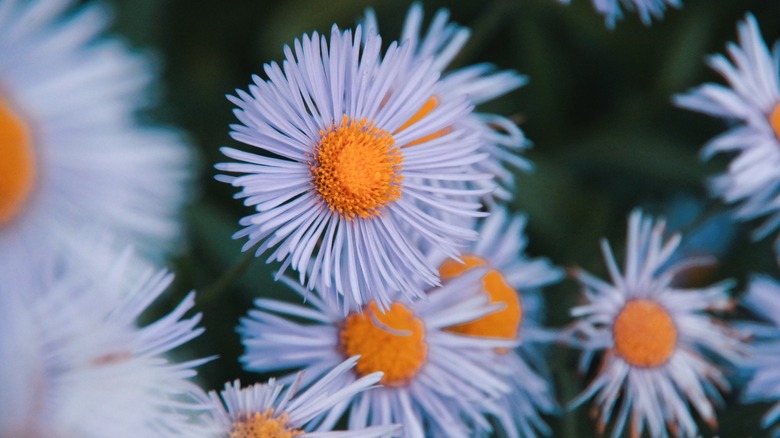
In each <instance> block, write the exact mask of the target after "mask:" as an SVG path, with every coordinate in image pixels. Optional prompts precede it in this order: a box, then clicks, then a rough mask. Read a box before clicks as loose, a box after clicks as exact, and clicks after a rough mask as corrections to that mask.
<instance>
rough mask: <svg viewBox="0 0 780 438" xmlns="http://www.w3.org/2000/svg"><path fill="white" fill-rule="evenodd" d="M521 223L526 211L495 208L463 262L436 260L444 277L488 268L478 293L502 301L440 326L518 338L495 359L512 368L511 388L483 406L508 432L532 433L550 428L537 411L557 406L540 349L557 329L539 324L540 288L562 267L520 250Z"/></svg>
mask: <svg viewBox="0 0 780 438" xmlns="http://www.w3.org/2000/svg"><path fill="white" fill-rule="evenodd" d="M525 224H526V218H525V216H522V215H510V214H509V213H508V212H507V211H506V210H505V209H497V210H495V211H493V212H492V214H491V215H490V217H489V218H487V219H486V220H485V221H484V222H483V223H482V224H481V227H480V240H479V241H478V242H476V243H475V244H473V245H472V246H471V247H470V248H468V249H467V250H465V251H464V252H463V253H462V255H461V259H462V260H463V261H464V262H465V263H460V262H457V261H455V260H452V259H447V260H444V261H443V262H442V263H441V265H440V270H441V274H442V279H443V280H444V281H445V282H446V281H450V280H452V279H455V278H458V277H460V276H461V275H464V274H465V273H467V272H469V271H470V270H471V269H474V268H475V267H479V266H481V267H484V268H487V269H489V271H488V274H486V275H485V277H484V278H483V280H482V286H483V287H482V293H484V294H486V295H487V296H488V297H489V300H490V302H491V303H495V304H501V305H503V306H504V307H503V309H501V310H498V311H496V312H493V313H491V314H488V315H485V316H483V317H481V318H478V319H475V320H473V321H469V322H467V323H464V324H459V325H454V326H450V327H448V328H446V329H445V330H447V331H451V332H456V333H461V334H465V335H470V336H481V337H488V338H498V339H509V340H516V341H518V342H520V346H519V347H517V348H516V349H512V350H508V349H498V350H497V353H498V355H497V357H496V361H497V362H498V363H500V364H501V365H502V366H504V367H506V368H507V369H511V370H512V372H511V375H510V376H509V377H508V382H509V384H510V387H511V390H510V392H509V393H507V394H505V395H503V396H501V397H500V398H498V399H496V400H494V401H493V402H491V403H490V404H488V405H486V409H485V410H486V411H487V412H488V413H490V414H491V415H493V416H495V417H496V418H497V420H498V422H499V424H500V425H501V426H502V428H503V429H504V431H505V433H506V434H507V436H510V437H517V436H524V437H533V436H536V434H537V431H539V432H541V433H543V434H549V433H550V429H549V427H548V426H547V425H546V424H545V423H544V421H543V420H542V418H541V414H540V413H544V414H551V413H554V412H555V411H556V408H557V405H556V402H555V398H554V392H553V388H552V384H551V379H550V371H549V367H548V366H547V364H546V362H545V358H544V355H543V350H544V347H545V346H546V345H548V344H549V343H550V342H551V341H553V340H555V339H556V338H557V337H558V335H557V334H556V333H554V332H553V331H551V330H549V329H546V328H544V327H542V326H541V323H542V319H541V318H542V313H543V306H542V305H541V297H540V289H541V287H542V286H545V285H548V284H551V283H554V282H556V281H558V280H560V279H561V277H562V273H561V271H560V270H559V269H556V268H554V267H553V266H551V264H550V262H549V261H548V260H545V259H530V258H528V257H527V256H526V255H525V254H524V253H523V252H524V249H525V246H526V243H527V242H526V237H525V232H524V231H525V230H524V228H525ZM518 434H519V435H518Z"/></svg>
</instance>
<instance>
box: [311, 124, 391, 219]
mask: <svg viewBox="0 0 780 438" xmlns="http://www.w3.org/2000/svg"><path fill="white" fill-rule="evenodd" d="M320 134H321V135H322V138H321V139H320V142H319V144H317V147H316V149H315V158H314V160H313V162H312V163H311V164H310V169H311V176H312V182H313V184H314V187H315V188H316V190H317V192H318V193H319V195H320V196H321V197H322V199H323V200H324V201H325V202H326V203H327V204H328V208H330V210H331V211H336V212H338V213H339V214H340V215H341V216H342V217H344V218H346V219H348V220H352V219H354V218H355V217H361V218H369V217H374V216H378V215H379V214H380V212H381V210H382V207H384V206H385V205H387V204H389V203H390V202H393V201H396V200H398V199H399V198H400V197H401V181H403V176H402V175H401V162H402V161H403V154H402V153H401V150H400V149H399V148H397V147H396V146H395V141H394V140H393V136H392V135H390V133H388V132H387V131H385V130H383V129H380V128H377V127H375V126H374V125H373V123H372V122H368V121H366V119H363V120H361V121H354V120H351V119H350V118H349V117H347V116H344V118H343V119H342V121H341V124H340V125H339V126H337V127H331V128H329V129H328V131H321V132H320Z"/></svg>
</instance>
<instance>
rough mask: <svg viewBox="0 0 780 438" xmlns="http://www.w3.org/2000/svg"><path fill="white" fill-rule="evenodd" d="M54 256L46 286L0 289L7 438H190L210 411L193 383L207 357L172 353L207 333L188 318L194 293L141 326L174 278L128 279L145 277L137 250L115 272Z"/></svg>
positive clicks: (1, 410) (43, 273)
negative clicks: (173, 357)
mask: <svg viewBox="0 0 780 438" xmlns="http://www.w3.org/2000/svg"><path fill="white" fill-rule="evenodd" d="M94 249H99V246H96V247H93V250H94ZM91 252H93V253H95V252H97V253H98V254H97V255H99V256H100V257H91V259H92V260H95V259H102V260H105V259H106V258H107V257H106V256H108V257H112V256H111V255H110V254H108V255H107V254H105V253H102V252H100V251H91ZM94 255H95V254H93V256H94ZM47 260H48V261H49V262H50V263H46V264H44V265H42V266H39V267H38V269H39V275H40V277H41V278H40V279H39V281H36V282H29V283H24V284H22V283H19V282H17V283H14V284H9V283H4V284H2V288H1V290H0V330H2V333H0V363H2V364H3V366H2V367H0V386H2V388H3V391H0V435H1V436H4V437H6V436H11V437H39V436H40V437H43V436H46V437H49V436H57V437H60V436H78V437H85V438H92V437H94V438H97V437H105V436H111V437H128V438H129V437H139V436H155V437H188V436H192V434H193V433H195V432H196V431H197V429H196V428H194V427H193V426H192V425H191V424H189V419H190V417H191V416H194V415H197V414H198V413H199V412H201V411H203V410H204V409H205V408H206V405H205V404H204V403H202V402H201V400H200V399H199V397H198V394H199V393H200V390H199V388H197V386H196V385H195V384H194V383H192V382H191V381H190V380H189V379H190V378H192V377H193V376H194V375H195V371H194V367H196V366H198V365H199V364H202V363H204V362H205V361H206V360H208V359H198V360H192V361H188V362H182V363H175V362H172V361H170V360H169V359H168V358H166V354H167V353H168V352H169V351H170V350H172V349H174V348H176V347H178V346H180V345H182V344H184V343H186V342H188V341H190V340H191V339H193V338H195V337H197V336H198V335H200V334H201V333H202V332H203V329H201V328H197V327H196V326H197V324H198V322H199V321H200V314H196V315H194V316H191V317H188V318H185V317H184V315H185V314H186V313H187V312H188V311H189V310H190V309H191V308H192V307H193V304H194V294H192V293H190V294H189V295H187V297H186V298H184V300H183V301H182V302H181V303H180V304H179V305H178V306H177V307H176V308H175V309H174V310H173V311H171V312H170V313H169V314H168V315H166V316H164V317H162V318H160V319H159V320H157V321H156V322H154V323H152V324H149V325H147V326H145V327H140V326H139V325H138V323H137V320H138V318H139V316H140V315H141V313H142V312H143V311H144V310H145V309H146V308H147V307H148V306H149V305H150V304H151V303H152V302H153V301H155V299H157V298H158V297H159V296H160V295H161V294H162V293H163V291H164V290H165V289H166V288H167V287H168V285H170V283H171V281H172V275H171V274H169V273H167V272H164V271H163V272H154V270H146V271H145V272H142V273H141V274H140V275H138V276H135V277H133V278H127V275H128V274H129V273H136V272H138V265H137V264H136V263H134V262H133V260H132V257H130V255H129V253H125V254H124V255H123V256H122V257H120V258H119V259H116V258H112V260H113V262H112V263H110V264H109V263H106V265H109V266H108V268H106V265H103V264H92V263H91V260H86V261H85V260H84V259H83V258H81V257H78V256H76V255H74V254H70V255H69V256H68V257H67V258H66V257H54V258H49V259H47Z"/></svg>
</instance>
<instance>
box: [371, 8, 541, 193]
mask: <svg viewBox="0 0 780 438" xmlns="http://www.w3.org/2000/svg"><path fill="white" fill-rule="evenodd" d="M422 22H423V8H422V4H421V3H417V2H416V3H414V4H412V6H411V7H410V8H409V12H408V13H407V15H406V20H405V22H404V26H403V30H402V32H401V39H400V41H401V42H403V43H406V44H409V45H410V46H411V50H412V56H410V57H408V58H407V59H406V61H407V63H408V64H409V67H407V68H413V66H414V65H416V64H418V63H419V62H421V61H424V60H426V59H429V58H432V59H433V60H434V62H433V68H434V69H436V70H438V71H442V72H443V71H444V70H445V69H446V68H447V66H448V65H449V64H450V63H451V62H452V60H453V59H454V58H455V57H456V56H457V55H458V53H459V52H460V50H461V48H462V47H463V45H464V44H465V43H466V41H468V38H469V35H470V31H469V29H467V28H465V27H461V26H458V25H456V24H454V23H451V22H449V12H448V11H447V10H446V9H440V10H439V11H437V12H436V14H435V15H434V17H433V20H432V21H431V24H430V25H429V26H428V29H427V31H426V32H425V34H424V35H423V33H422ZM363 25H364V28H365V29H367V30H368V32H369V33H370V32H371V31H372V30H373V31H375V32H378V29H379V25H378V23H377V19H376V16H375V14H374V11H373V10H371V9H369V10H367V11H366V14H365V17H364V19H363ZM526 82H527V78H526V77H525V76H522V75H520V74H518V73H517V72H515V71H512V70H503V71H496V70H495V66H493V65H491V64H488V63H482V64H475V65H472V66H468V67H464V68H459V69H456V70H453V71H450V72H447V73H446V74H444V75H443V76H442V78H441V80H440V81H439V82H438V83H437V84H436V86H435V89H434V94H433V97H432V98H431V99H429V101H428V102H427V103H428V104H429V105H430V106H431V107H433V106H434V105H440V104H442V103H443V102H448V101H452V100H457V99H461V98H466V99H468V101H469V102H471V103H472V104H473V105H479V104H482V103H485V102H487V101H490V100H493V99H495V98H497V97H499V96H502V95H504V94H506V93H509V92H510V91H513V90H515V89H517V88H519V87H521V86H523V85H525V83H526ZM463 123H464V124H465V125H466V126H468V129H469V130H471V131H473V132H478V133H480V135H481V137H482V140H483V141H482V143H481V145H480V152H484V153H485V154H487V156H488V157H487V158H486V159H485V160H483V161H480V162H479V163H476V164H475V167H476V168H477V169H478V170H479V171H480V172H483V173H485V174H489V175H494V176H495V177H496V181H497V182H498V183H499V184H500V186H499V187H498V188H497V189H496V190H493V188H494V186H493V182H492V181H491V180H476V181H471V182H470V183H471V184H474V185H476V186H477V187H481V188H483V189H487V190H490V192H489V193H486V200H488V201H490V200H491V197H492V196H495V197H498V198H500V199H503V200H506V199H509V198H511V192H512V190H513V189H514V172H513V171H512V169H510V168H515V169H521V170H526V171H528V170H530V169H531V168H532V165H531V163H530V162H529V161H528V160H526V159H524V158H522V157H521V156H520V155H519V152H521V151H523V150H524V149H526V148H527V147H529V146H530V143H529V142H528V141H527V140H526V138H525V135H524V134H523V132H522V131H521V130H520V128H518V127H517V125H516V124H515V123H514V122H512V121H511V120H509V119H507V118H506V117H503V116H500V115H498V114H485V113H479V112H473V113H470V114H468V116H467V117H465V119H464V121H463ZM447 183H448V185H455V186H458V185H459V184H461V183H462V182H459V181H447Z"/></svg>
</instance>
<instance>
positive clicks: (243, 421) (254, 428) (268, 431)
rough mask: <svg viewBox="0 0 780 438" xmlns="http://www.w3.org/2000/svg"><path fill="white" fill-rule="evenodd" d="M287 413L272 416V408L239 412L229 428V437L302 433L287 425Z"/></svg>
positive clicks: (289, 436) (261, 437)
mask: <svg viewBox="0 0 780 438" xmlns="http://www.w3.org/2000/svg"><path fill="white" fill-rule="evenodd" d="M288 422H289V418H288V417H287V414H280V415H276V416H274V410H273V409H268V410H267V411H265V412H263V413H262V414H261V413H259V412H255V413H251V414H250V413H245V414H239V415H238V416H237V418H236V421H235V423H233V427H232V429H231V430H230V438H292V437H295V436H298V435H301V434H303V431H302V430H298V429H293V428H291V427H289V426H288V425H287V423H288Z"/></svg>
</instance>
